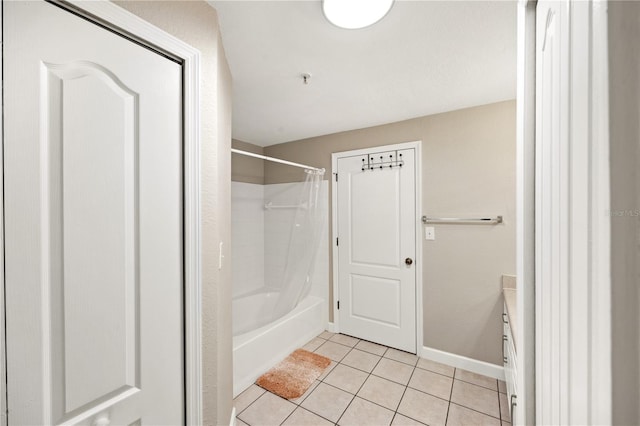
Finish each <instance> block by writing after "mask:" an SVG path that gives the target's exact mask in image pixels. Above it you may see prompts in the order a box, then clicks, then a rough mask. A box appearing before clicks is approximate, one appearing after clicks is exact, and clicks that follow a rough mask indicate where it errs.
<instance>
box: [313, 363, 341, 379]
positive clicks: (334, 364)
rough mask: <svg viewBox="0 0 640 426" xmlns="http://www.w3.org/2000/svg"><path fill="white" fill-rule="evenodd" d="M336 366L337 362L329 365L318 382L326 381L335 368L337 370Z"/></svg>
mask: <svg viewBox="0 0 640 426" xmlns="http://www.w3.org/2000/svg"><path fill="white" fill-rule="evenodd" d="M336 365H338V363H337V362H335V361H331V364H329V366H328V367H327V368H325V369H324V371H323V372H322V374H321V375H320V376H319V377H318V378H317V379H316V380H324V378H325V377H327V376H328V375H329V373H331V372H332V371H333V369H334V368H336Z"/></svg>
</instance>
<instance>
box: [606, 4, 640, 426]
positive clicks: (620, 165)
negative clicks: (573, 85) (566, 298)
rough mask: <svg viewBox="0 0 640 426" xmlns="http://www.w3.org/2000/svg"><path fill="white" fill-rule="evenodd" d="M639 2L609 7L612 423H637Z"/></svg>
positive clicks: (639, 406)
mask: <svg viewBox="0 0 640 426" xmlns="http://www.w3.org/2000/svg"><path fill="white" fill-rule="evenodd" d="M638 40H640V3H634V2H626V1H620V2H618V1H612V2H610V3H609V55H610V57H609V67H610V68H609V72H610V75H609V78H610V94H609V95H610V99H609V102H610V105H609V106H610V128H611V135H610V136H611V139H610V143H611V210H612V212H613V215H612V217H611V267H612V271H611V272H612V294H611V296H612V299H611V302H612V306H611V313H612V324H611V325H612V346H613V350H612V367H613V370H612V371H613V374H612V387H613V395H612V397H613V406H612V409H613V410H612V411H613V423H614V424H626V425H637V424H640V404H639V403H638V402H639V401H640V290H639V288H638V287H639V286H640V243H639V238H640V237H639V236H640V222H639V218H638V217H637V212H638V211H640V125H639V124H638V123H639V122H640V44H638Z"/></svg>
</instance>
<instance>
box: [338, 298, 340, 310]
mask: <svg viewBox="0 0 640 426" xmlns="http://www.w3.org/2000/svg"><path fill="white" fill-rule="evenodd" d="M338 310H340V301H339V300H338Z"/></svg>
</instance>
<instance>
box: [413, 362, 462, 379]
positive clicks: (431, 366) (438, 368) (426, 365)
mask: <svg viewBox="0 0 640 426" xmlns="http://www.w3.org/2000/svg"><path fill="white" fill-rule="evenodd" d="M417 367H418V368H422V369H423V370H429V371H433V372H434V373H438V374H443V375H445V376H449V377H453V374H454V371H455V368H454V367H452V366H450V365H446V364H441V363H439V362H435V361H431V360H430V359H425V358H420V359H419V360H418V365H417Z"/></svg>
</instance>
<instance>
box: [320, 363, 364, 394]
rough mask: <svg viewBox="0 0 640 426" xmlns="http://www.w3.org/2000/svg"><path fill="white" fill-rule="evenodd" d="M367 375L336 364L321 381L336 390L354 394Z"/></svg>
mask: <svg viewBox="0 0 640 426" xmlns="http://www.w3.org/2000/svg"><path fill="white" fill-rule="evenodd" d="M368 375H369V374H367V373H365V372H364V371H360V370H357V369H355V368H352V367H348V366H346V365H342V364H338V365H336V368H334V369H333V371H332V372H331V373H329V375H328V376H327V377H326V378H325V379H324V380H323V382H325V383H329V384H330V385H333V386H335V387H337V388H340V389H342V390H344V391H347V392H349V393H352V394H354V395H355V394H356V393H357V392H358V390H359V389H360V387H361V386H362V384H363V383H364V381H365V380H367V376H368Z"/></svg>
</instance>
